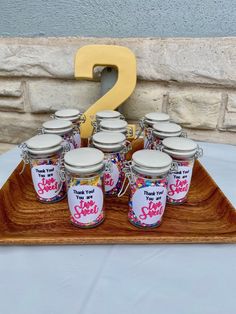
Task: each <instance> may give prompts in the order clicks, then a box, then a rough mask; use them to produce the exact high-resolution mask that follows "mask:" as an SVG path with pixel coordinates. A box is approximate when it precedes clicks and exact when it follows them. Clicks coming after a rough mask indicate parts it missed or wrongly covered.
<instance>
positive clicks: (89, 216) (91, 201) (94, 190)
mask: <svg viewBox="0 0 236 314" xmlns="http://www.w3.org/2000/svg"><path fill="white" fill-rule="evenodd" d="M67 196H68V203H69V209H70V212H71V216H72V220H74V221H75V222H77V223H78V224H90V223H92V222H94V221H95V220H96V219H97V218H98V217H99V215H100V214H101V212H102V210H103V192H102V190H101V188H99V187H97V186H92V185H78V186H72V187H70V188H69V190H68V194H67Z"/></svg>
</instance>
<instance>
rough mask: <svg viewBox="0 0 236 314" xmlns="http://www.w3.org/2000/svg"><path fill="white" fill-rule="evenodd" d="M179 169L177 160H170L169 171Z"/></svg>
mask: <svg viewBox="0 0 236 314" xmlns="http://www.w3.org/2000/svg"><path fill="white" fill-rule="evenodd" d="M178 170H179V165H178V163H177V161H172V163H171V166H170V170H169V173H173V172H177V171H178Z"/></svg>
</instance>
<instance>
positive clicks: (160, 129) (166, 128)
mask: <svg viewBox="0 0 236 314" xmlns="http://www.w3.org/2000/svg"><path fill="white" fill-rule="evenodd" d="M153 129H154V130H153V133H154V135H156V136H159V137H161V138H165V137H170V136H180V134H181V132H182V128H181V126H180V125H179V124H176V123H172V122H158V123H155V124H153Z"/></svg>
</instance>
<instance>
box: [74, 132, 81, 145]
mask: <svg viewBox="0 0 236 314" xmlns="http://www.w3.org/2000/svg"><path fill="white" fill-rule="evenodd" d="M74 141H75V145H76V147H75V148H80V146H81V137H80V134H79V133H75V134H74Z"/></svg>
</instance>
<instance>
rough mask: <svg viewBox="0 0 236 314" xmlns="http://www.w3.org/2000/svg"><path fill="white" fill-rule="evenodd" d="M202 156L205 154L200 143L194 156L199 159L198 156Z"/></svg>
mask: <svg viewBox="0 0 236 314" xmlns="http://www.w3.org/2000/svg"><path fill="white" fill-rule="evenodd" d="M202 156H203V149H202V148H201V147H200V146H199V145H197V151H196V153H195V155H194V157H195V158H196V159H198V158H200V157H202Z"/></svg>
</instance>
